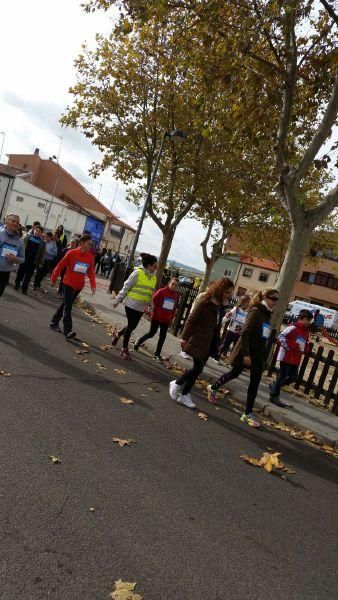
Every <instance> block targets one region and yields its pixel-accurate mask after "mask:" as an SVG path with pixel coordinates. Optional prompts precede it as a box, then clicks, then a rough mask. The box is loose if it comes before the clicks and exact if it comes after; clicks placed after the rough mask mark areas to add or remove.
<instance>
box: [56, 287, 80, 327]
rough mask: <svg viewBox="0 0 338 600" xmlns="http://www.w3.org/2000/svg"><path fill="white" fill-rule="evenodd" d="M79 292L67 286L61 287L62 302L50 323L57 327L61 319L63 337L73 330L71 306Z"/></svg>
mask: <svg viewBox="0 0 338 600" xmlns="http://www.w3.org/2000/svg"><path fill="white" fill-rule="evenodd" d="M80 291H81V290H74V289H73V288H72V287H70V286H69V285H63V301H62V303H61V304H60V306H59V308H58V309H57V311H56V313H55V315H54V316H53V317H52V320H51V323H53V325H58V324H59V323H60V321H61V319H62V317H63V331H64V333H65V335H67V333H69V332H70V331H72V329H73V321H72V306H73V302H74V300H75V299H76V298H77V297H78V295H79V293H80Z"/></svg>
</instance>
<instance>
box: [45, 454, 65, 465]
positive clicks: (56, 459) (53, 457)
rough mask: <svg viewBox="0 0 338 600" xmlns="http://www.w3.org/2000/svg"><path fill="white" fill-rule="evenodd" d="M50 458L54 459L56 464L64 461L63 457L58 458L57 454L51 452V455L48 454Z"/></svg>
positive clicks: (53, 461)
mask: <svg viewBox="0 0 338 600" xmlns="http://www.w3.org/2000/svg"><path fill="white" fill-rule="evenodd" d="M48 458H49V459H50V460H51V461H52V463H53V464H54V465H59V464H60V463H62V460H61V458H58V457H57V456H54V454H51V455H50V456H48Z"/></svg>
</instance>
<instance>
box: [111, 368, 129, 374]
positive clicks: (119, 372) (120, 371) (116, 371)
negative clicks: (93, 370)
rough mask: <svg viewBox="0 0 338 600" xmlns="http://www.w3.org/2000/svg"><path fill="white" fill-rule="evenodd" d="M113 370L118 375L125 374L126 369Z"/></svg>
mask: <svg viewBox="0 0 338 600" xmlns="http://www.w3.org/2000/svg"><path fill="white" fill-rule="evenodd" d="M114 371H115V373H117V374H118V375H127V371H124V370H123V369H114Z"/></svg>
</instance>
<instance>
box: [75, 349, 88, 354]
mask: <svg viewBox="0 0 338 600" xmlns="http://www.w3.org/2000/svg"><path fill="white" fill-rule="evenodd" d="M75 354H89V350H75Z"/></svg>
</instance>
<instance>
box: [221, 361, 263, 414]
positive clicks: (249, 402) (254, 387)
mask: <svg viewBox="0 0 338 600" xmlns="http://www.w3.org/2000/svg"><path fill="white" fill-rule="evenodd" d="M243 369H244V365H238V366H235V367H232V369H231V371H229V373H224V375H222V376H221V377H220V378H219V379H217V381H215V383H213V384H212V389H213V390H218V389H219V388H220V387H221V386H222V385H224V384H225V383H228V381H231V379H237V377H239V376H240V374H241V373H242V371H243ZM262 373H263V371H262V370H261V369H257V368H256V369H255V368H251V369H250V383H249V387H248V392H247V397H246V409H245V413H246V414H247V415H249V414H250V413H252V410H253V407H254V404H255V400H256V396H257V392H258V388H259V384H260V382H261V379H262Z"/></svg>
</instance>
